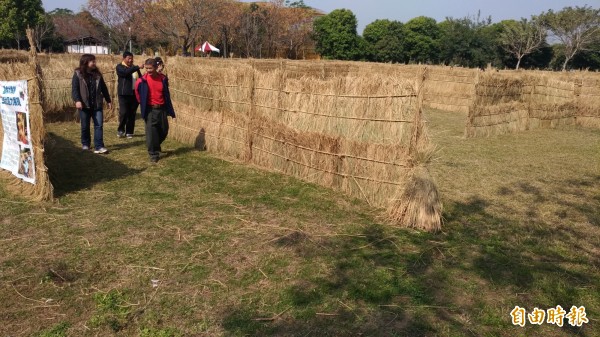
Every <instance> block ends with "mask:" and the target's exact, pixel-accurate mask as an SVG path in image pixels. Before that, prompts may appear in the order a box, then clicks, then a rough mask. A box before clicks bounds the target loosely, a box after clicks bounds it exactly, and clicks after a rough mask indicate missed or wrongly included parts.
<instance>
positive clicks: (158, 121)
mask: <svg viewBox="0 0 600 337" xmlns="http://www.w3.org/2000/svg"><path fill="white" fill-rule="evenodd" d="M168 134H169V120H168V119H167V111H166V110H165V109H164V108H162V109H150V110H149V111H148V114H147V115H146V145H147V146H148V154H149V155H150V158H156V159H158V157H159V155H160V152H161V148H160V145H161V144H162V142H164V141H165V139H167V135H168Z"/></svg>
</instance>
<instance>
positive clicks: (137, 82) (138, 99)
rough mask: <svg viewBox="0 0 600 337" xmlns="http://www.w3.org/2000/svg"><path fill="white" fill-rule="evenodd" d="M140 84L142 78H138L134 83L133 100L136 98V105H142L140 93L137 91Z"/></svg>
mask: <svg viewBox="0 0 600 337" xmlns="http://www.w3.org/2000/svg"><path fill="white" fill-rule="evenodd" d="M140 83H142V78H138V80H137V81H136V82H135V98H137V101H138V103H142V101H141V98H140V92H139V91H138V87H139V86H140Z"/></svg>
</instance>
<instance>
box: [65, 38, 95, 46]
mask: <svg viewBox="0 0 600 337" xmlns="http://www.w3.org/2000/svg"><path fill="white" fill-rule="evenodd" d="M82 41H83V42H82ZM64 43H65V44H80V43H83V44H94V45H96V44H102V43H103V41H100V40H98V39H97V38H95V37H93V36H81V37H78V38H74V39H69V40H65V41H64Z"/></svg>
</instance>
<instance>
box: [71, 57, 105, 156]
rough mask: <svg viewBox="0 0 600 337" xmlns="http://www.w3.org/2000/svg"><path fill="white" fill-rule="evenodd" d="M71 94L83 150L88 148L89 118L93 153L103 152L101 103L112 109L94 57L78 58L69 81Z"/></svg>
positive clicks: (89, 141) (89, 140)
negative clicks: (91, 126) (92, 125)
mask: <svg viewBox="0 0 600 337" xmlns="http://www.w3.org/2000/svg"><path fill="white" fill-rule="evenodd" d="M71 94H72V97H73V101H75V106H76V107H77V110H79V117H80V119H81V145H82V149H83V150H89V149H90V145H91V144H90V143H91V139H90V119H91V120H92V121H94V153H100V154H105V153H108V150H107V149H106V147H105V146H104V135H103V125H104V113H103V111H102V108H103V103H104V101H105V100H106V103H108V108H109V109H111V110H112V103H111V100H110V94H109V93H108V88H107V87H106V83H105V82H104V78H103V77H102V74H101V73H100V71H99V70H98V68H97V67H96V57H95V56H94V55H90V54H84V55H82V56H81V59H80V60H79V67H78V68H77V69H75V73H74V74H73V80H72V82H71Z"/></svg>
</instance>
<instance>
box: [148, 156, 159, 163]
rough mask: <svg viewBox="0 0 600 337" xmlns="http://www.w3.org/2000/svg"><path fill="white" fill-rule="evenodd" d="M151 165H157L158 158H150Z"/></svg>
mask: <svg viewBox="0 0 600 337" xmlns="http://www.w3.org/2000/svg"><path fill="white" fill-rule="evenodd" d="M150 163H151V164H156V163H158V157H150Z"/></svg>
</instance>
